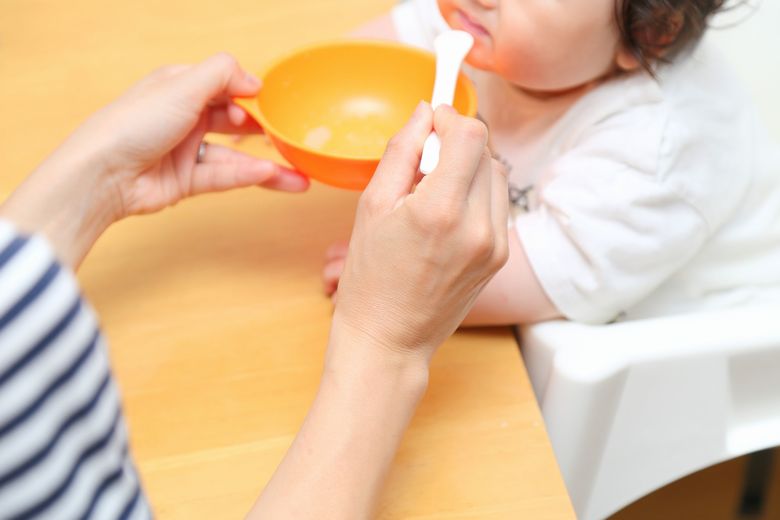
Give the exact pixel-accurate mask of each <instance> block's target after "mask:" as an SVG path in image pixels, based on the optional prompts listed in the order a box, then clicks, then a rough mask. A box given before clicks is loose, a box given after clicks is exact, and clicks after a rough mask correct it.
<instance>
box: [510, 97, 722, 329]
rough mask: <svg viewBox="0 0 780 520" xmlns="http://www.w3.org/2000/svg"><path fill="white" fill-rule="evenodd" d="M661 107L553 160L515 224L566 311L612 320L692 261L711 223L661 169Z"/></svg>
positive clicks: (612, 125) (622, 120) (602, 129)
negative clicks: (525, 211) (527, 207)
mask: <svg viewBox="0 0 780 520" xmlns="http://www.w3.org/2000/svg"><path fill="white" fill-rule="evenodd" d="M654 110H655V108H653V107H648V108H647V109H637V110H635V111H629V113H627V114H622V115H618V116H616V117H611V118H609V119H608V120H606V121H602V122H600V123H598V124H596V125H594V127H593V128H592V129H591V130H590V131H588V132H587V133H585V134H583V136H582V137H581V138H580V139H579V141H578V143H577V144H575V145H574V146H572V147H571V148H569V149H568V151H566V152H564V153H563V154H562V155H561V156H560V157H559V158H557V159H556V160H555V161H554V162H552V163H551V164H550V165H549V166H548V168H547V169H546V171H545V172H544V173H543V175H542V177H541V179H540V182H539V183H538V184H537V187H536V189H537V192H536V194H535V204H534V206H533V207H532V209H531V211H530V212H528V213H525V214H522V215H520V216H518V217H517V218H516V220H515V222H514V224H515V226H514V227H515V230H516V232H517V234H518V236H519V238H520V240H521V242H522V244H523V247H524V249H525V252H526V254H527V256H528V259H529V261H530V264H531V267H532V269H533V270H534V272H535V274H536V275H537V277H538V279H539V282H540V283H541V285H542V287H543V288H544V290H545V292H546V293H547V295H548V296H549V297H550V299H551V300H552V302H553V303H554V304H555V305H556V306H557V308H558V310H559V311H560V312H561V313H562V314H563V315H565V316H566V317H567V318H569V319H571V320H575V321H579V322H584V323H607V322H610V321H612V320H614V319H616V318H617V317H619V316H620V314H621V313H622V312H624V311H626V310H628V309H630V308H631V307H632V306H633V305H635V304H636V303H638V302H640V301H641V300H642V299H643V298H645V297H647V296H648V295H649V294H650V293H652V292H653V290H654V289H656V288H657V287H659V286H660V285H661V284H662V283H663V282H664V281H665V280H666V279H668V278H669V277H670V276H672V275H673V274H674V273H675V272H676V271H677V270H679V269H680V268H681V267H682V266H683V265H685V263H686V262H688V261H689V260H690V259H691V258H692V257H693V256H694V255H695V254H696V253H697V252H698V251H699V249H700V248H701V247H702V245H703V244H704V243H705V241H706V240H707V238H708V236H709V234H710V229H709V226H708V223H707V221H706V219H705V218H704V217H703V216H702V214H701V212H700V211H698V209H697V208H696V207H695V206H694V205H693V204H692V203H691V202H690V201H689V200H688V199H687V198H686V197H685V195H684V193H680V190H679V189H678V188H677V187H676V186H677V185H676V184H675V183H673V182H668V179H666V178H664V175H661V174H659V172H658V165H659V161H660V156H661V153H662V148H663V146H664V126H665V123H664V121H663V118H661V117H658V116H657V115H656V114H655V113H654Z"/></svg>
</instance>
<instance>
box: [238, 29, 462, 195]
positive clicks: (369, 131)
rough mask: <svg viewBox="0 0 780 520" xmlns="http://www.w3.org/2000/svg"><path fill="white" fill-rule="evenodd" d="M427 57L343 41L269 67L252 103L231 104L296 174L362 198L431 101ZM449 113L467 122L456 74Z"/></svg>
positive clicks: (431, 70) (431, 69) (431, 63)
mask: <svg viewBox="0 0 780 520" xmlns="http://www.w3.org/2000/svg"><path fill="white" fill-rule="evenodd" d="M435 71H436V61H435V57H434V55H433V54H431V53H428V52H425V51H422V50H418V49H415V48H413V47H408V46H405V45H400V44H394V43H387V42H379V41H360V40H358V41H355V40H345V41H336V42H330V43H324V44H318V45H315V46H311V47H306V48H304V49H302V50H299V51H296V52H294V53H293V54H291V55H288V56H286V57H283V58H281V59H280V60H278V61H277V62H276V63H274V64H272V65H271V66H270V67H269V68H268V69H267V71H266V72H265V74H263V75H262V77H263V88H262V89H261V90H260V93H259V94H258V95H257V96H256V97H253V98H243V99H236V100H235V101H236V103H237V104H239V105H241V106H242V107H243V108H244V109H245V110H246V111H247V112H248V113H249V114H250V115H251V116H252V117H253V118H254V119H255V120H257V122H258V123H260V125H262V126H263V128H264V129H265V131H266V133H267V134H268V136H269V137H270V138H271V141H272V142H273V144H274V146H276V148H277V149H278V150H279V152H280V153H281V154H282V156H283V157H284V158H285V159H287V160H288V161H289V162H290V163H291V164H292V165H293V166H294V167H295V168H296V169H297V170H299V171H300V172H302V173H304V174H306V175H308V176H309V177H311V178H313V179H316V180H318V181H320V182H323V183H325V184H329V185H331V186H336V187H339V188H346V189H353V190H361V189H363V188H365V187H366V185H367V184H368V181H369V180H370V179H371V176H372V175H373V174H374V171H375V170H376V168H377V166H378V165H379V159H380V158H381V157H382V153H383V152H384V150H385V147H386V145H387V142H388V140H389V139H390V138H391V137H392V136H393V135H395V134H396V133H397V132H398V131H399V130H400V129H401V128H402V127H403V125H404V123H406V121H407V120H408V119H409V117H410V116H411V114H412V113H413V112H414V109H415V107H416V106H417V104H418V103H419V102H420V101H421V100H427V99H429V98H430V96H431V92H432V90H433V83H434V75H435ZM453 107H454V108H455V109H456V110H457V111H458V112H460V113H461V114H463V115H468V116H474V115H475V114H476V111H477V98H476V93H475V90H474V86H473V85H472V84H471V82H470V81H469V80H468V78H467V77H466V76H465V75H464V74H462V73H461V74H460V76H459V78H458V84H457V88H456V93H455V100H454V102H453Z"/></svg>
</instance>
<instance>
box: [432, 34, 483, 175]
mask: <svg viewBox="0 0 780 520" xmlns="http://www.w3.org/2000/svg"><path fill="white" fill-rule="evenodd" d="M473 45H474V37H473V36H471V35H470V34H469V33H467V32H465V31H447V32H444V33H442V34H440V35H439V36H438V37H437V38H436V41H435V42H434V44H433V46H434V49H435V50H436V80H435V81H434V83H433V96H432V98H431V107H432V108H433V109H434V110H436V107H438V106H439V105H452V102H453V101H454V100H455V87H456V86H457V83H458V73H459V72H460V67H461V65H462V64H463V60H464V59H465V58H466V55H467V54H468V53H469V51H470V50H471V47H472V46H473ZM440 152H441V141H440V140H439V136H437V135H436V132H431V133H430V135H429V136H428V138H427V139H426V140H425V144H424V145H423V153H422V159H421V160H420V171H421V172H422V173H423V174H426V175H427V174H429V173H431V172H432V171H433V170H434V169H435V168H436V166H437V165H438V164H439V153H440Z"/></svg>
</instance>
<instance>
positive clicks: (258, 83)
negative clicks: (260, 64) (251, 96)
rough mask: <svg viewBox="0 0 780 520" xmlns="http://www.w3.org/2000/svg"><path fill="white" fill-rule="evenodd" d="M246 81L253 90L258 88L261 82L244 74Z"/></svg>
mask: <svg viewBox="0 0 780 520" xmlns="http://www.w3.org/2000/svg"><path fill="white" fill-rule="evenodd" d="M246 80H247V82H248V83H250V84H251V85H252V86H253V87H255V88H258V87H260V85H262V82H261V81H260V80H259V79H258V78H257V76H255V75H254V74H252V73H249V72H247V73H246Z"/></svg>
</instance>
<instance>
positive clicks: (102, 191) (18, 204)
mask: <svg viewBox="0 0 780 520" xmlns="http://www.w3.org/2000/svg"><path fill="white" fill-rule="evenodd" d="M114 191H115V190H113V189H112V188H111V186H110V176H109V175H108V172H107V171H106V166H105V163H104V161H103V159H102V157H101V156H100V155H99V153H98V152H97V151H96V150H95V148H94V147H90V146H78V144H75V145H74V143H70V142H69V141H66V143H64V144H63V145H62V146H61V147H60V148H58V149H57V150H56V151H55V152H54V153H53V154H52V155H51V156H49V157H48V158H47V159H46V160H45V161H44V162H43V163H42V164H41V165H40V166H38V168H36V169H35V171H33V173H32V174H31V175H30V176H29V177H28V178H27V179H25V181H24V182H23V183H22V184H21V185H20V186H19V187H18V188H17V189H16V190H15V191H14V193H13V194H12V195H11V196H10V197H9V198H8V200H7V201H6V202H5V203H4V204H3V206H2V215H3V216H4V217H5V218H8V219H9V220H11V221H12V222H14V224H15V225H16V226H17V227H18V228H19V229H20V231H22V232H24V233H29V234H34V233H35V234H43V235H44V236H46V238H47V239H48V240H49V242H51V244H52V246H53V247H54V250H55V252H56V254H57V256H58V257H59V259H60V261H61V262H63V263H64V264H65V265H68V266H69V267H71V268H76V267H77V266H78V265H79V264H80V263H81V261H82V260H83V258H84V256H86V254H87V252H88V251H89V249H90V248H91V247H92V245H93V244H94V242H95V241H96V240H97V239H98V237H99V236H100V235H101V234H102V233H103V231H105V229H106V228H107V227H108V226H109V225H110V224H112V223H113V222H114V221H115V220H116V219H117V218H118V215H120V212H119V211H118V210H119V209H120V208H118V207H117V204H116V202H117V201H118V200H121V199H117V197H116V196H115V193H114Z"/></svg>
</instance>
